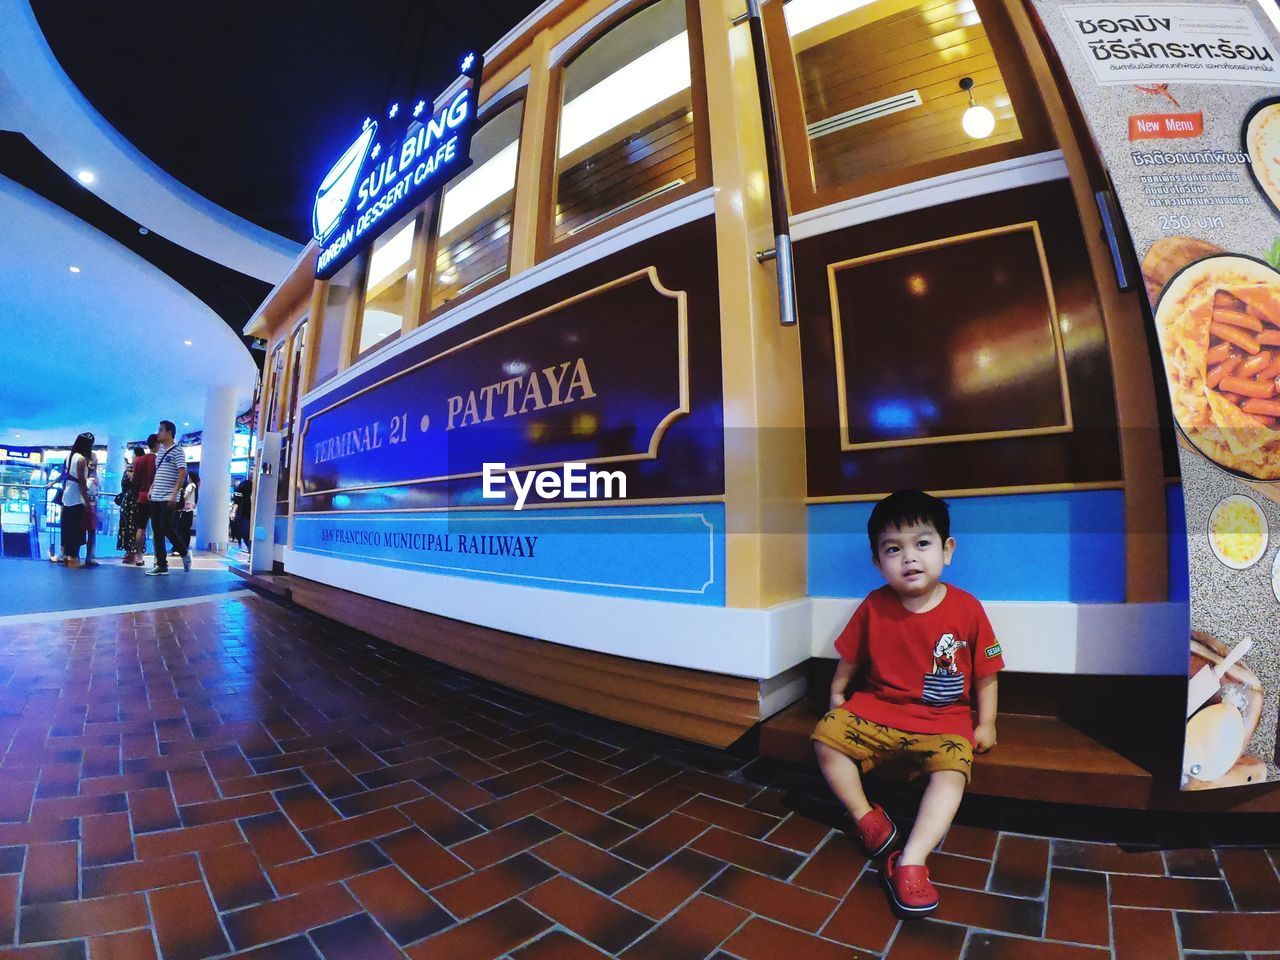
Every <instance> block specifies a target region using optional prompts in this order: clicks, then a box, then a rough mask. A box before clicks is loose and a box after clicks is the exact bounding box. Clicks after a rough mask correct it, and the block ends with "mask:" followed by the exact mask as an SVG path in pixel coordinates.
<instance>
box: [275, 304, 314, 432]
mask: <svg viewBox="0 0 1280 960" xmlns="http://www.w3.org/2000/svg"><path fill="white" fill-rule="evenodd" d="M307 325H308V324H307V321H306V320H303V321H302V322H301V323H300V324H298V326H297V327H296V328H295V329H294V331H293V336H292V337H290V338H289V355H290V356H289V389H288V391H287V392H286V393H285V406H284V411H283V415H282V416H281V429H283V430H284V432H285V433H291V432H292V430H293V417H294V413H295V412H296V411H295V409H294V408H295V407H297V405H298V393H299V389H300V387H301V386H302V373H303V371H302V368H303V365H304V364H305V362H306V357H307Z"/></svg>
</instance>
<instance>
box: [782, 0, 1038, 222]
mask: <svg viewBox="0 0 1280 960" xmlns="http://www.w3.org/2000/svg"><path fill="white" fill-rule="evenodd" d="M782 20H783V21H784V23H785V31H786V35H787V39H788V40H789V48H790V49H789V50H787V51H786V52H787V53H789V54H790V55H791V56H792V57H793V58H794V71H791V73H790V76H784V75H783V74H784V73H786V71H781V70H779V71H778V77H777V79H778V82H779V86H780V88H783V89H781V90H780V94H784V93H787V92H791V93H793V96H794V100H792V102H793V103H796V102H797V101H798V103H796V107H795V108H793V109H794V111H795V112H796V113H798V114H800V117H793V118H791V122H789V123H785V122H784V126H786V127H789V132H790V134H791V136H790V137H789V138H787V139H788V142H787V149H788V153H789V155H791V154H797V155H799V157H800V158H802V159H801V160H800V162H792V163H791V164H790V165H789V170H790V174H791V178H792V181H793V184H794V188H795V192H797V193H798V194H799V196H798V197H797V198H796V199H798V200H799V201H800V202H798V203H797V204H796V206H797V208H799V209H804V208H805V207H812V206H818V205H821V204H823V203H828V202H831V201H833V200H839V199H843V198H844V197H847V196H854V195H861V194H865V193H869V192H873V191H874V190H877V189H883V188H884V187H886V186H892V185H896V184H900V183H905V182H910V181H914V180H921V179H925V178H927V177H931V176H936V175H938V174H940V173H945V172H949V171H951V170H957V169H962V168H964V167H969V166H977V165H980V164H983V163H990V162H993V161H995V160H1000V159H1006V158H1008V157H1011V156H1014V155H1017V154H1020V153H1031V152H1034V151H1035V150H1042V149H1048V147H1049V145H1050V144H1049V143H1048V142H1046V141H1047V140H1048V134H1047V130H1046V127H1045V121H1044V119H1043V117H1042V116H1041V113H1042V108H1041V107H1040V104H1039V103H1038V101H1036V99H1035V98H1034V96H1032V95H1031V93H1030V91H1029V88H1030V86H1031V84H1030V82H1029V79H1028V76H1027V68H1026V64H1025V63H1024V58H1023V55H1022V54H1021V52H1020V50H1019V48H1018V45H1017V41H1016V38H1015V37H1014V36H1013V34H1012V27H1011V26H1010V25H1009V23H1008V22H1007V17H1006V15H1005V13H1004V11H1003V10H1002V9H1001V8H1000V4H999V3H998V2H993V0H791V2H790V3H788V4H786V6H785V7H783V16H782ZM775 23H776V21H775ZM775 49H777V47H776V46H775ZM966 80H971V81H972V94H973V101H974V103H975V104H976V105H977V106H979V107H982V108H985V109H986V110H987V111H990V113H991V115H992V116H993V117H994V121H995V122H994V127H993V128H992V129H990V130H989V132H987V131H983V130H980V129H977V128H973V127H972V126H969V127H968V128H967V127H966V124H965V123H964V122H963V121H964V115H965V111H966V109H967V108H968V107H969V105H970V101H969V93H968V92H966V89H965V87H963V86H962V81H966ZM797 87H798V89H797ZM1024 90H1027V92H1026V93H1024V92H1023V91H1024ZM780 104H785V99H784V97H782V96H780ZM797 108H798V109H797ZM783 109H785V106H783ZM798 120H802V122H797V121H798ZM975 129H976V130H977V135H975V132H974V130H975ZM784 136H785V134H784ZM806 152H807V154H808V156H807V157H805V156H804V154H805V153H806ZM794 159H795V158H794V157H793V160H794ZM805 161H807V162H805ZM797 180H800V181H803V180H808V182H807V183H804V182H800V183H796V182H795V181H797ZM806 195H808V197H806ZM806 199H809V200H811V202H808V203H806V202H805V201H806Z"/></svg>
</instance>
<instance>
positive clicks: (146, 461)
mask: <svg viewBox="0 0 1280 960" xmlns="http://www.w3.org/2000/svg"><path fill="white" fill-rule="evenodd" d="M155 478H156V455H155V454H154V453H144V454H143V455H142V456H140V457H134V458H133V480H132V483H133V489H135V490H137V491H138V502H139V503H146V502H147V501H149V500H150V499H151V481H152V480H154V479H155Z"/></svg>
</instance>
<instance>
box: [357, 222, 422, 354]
mask: <svg viewBox="0 0 1280 960" xmlns="http://www.w3.org/2000/svg"><path fill="white" fill-rule="evenodd" d="M421 221H422V217H421V214H420V211H417V210H415V211H413V212H412V213H410V214H409V215H408V216H406V217H405V218H404V219H403V220H401V221H400V222H399V223H397V224H396V225H395V226H393V227H391V228H390V229H388V230H387V231H386V232H385V233H383V234H382V236H380V237H378V239H377V240H375V241H374V242H373V247H372V249H371V252H370V254H369V269H368V272H367V273H366V275H365V281H364V306H363V309H362V310H361V313H360V322H359V330H358V331H357V338H356V350H355V354H356V356H363V355H364V354H365V353H368V352H369V351H370V350H372V349H373V348H374V347H377V346H379V345H380V344H382V343H383V342H384V341H387V340H392V339H395V338H396V337H397V336H399V335H400V331H401V329H403V328H404V326H405V318H406V317H408V316H409V315H410V312H411V311H412V310H413V301H414V295H415V289H414V288H415V285H416V283H417V277H418V272H417V270H416V269H415V267H416V263H417V258H416V257H415V252H416V251H415V246H416V241H417V239H418V230H419V225H420V223H421Z"/></svg>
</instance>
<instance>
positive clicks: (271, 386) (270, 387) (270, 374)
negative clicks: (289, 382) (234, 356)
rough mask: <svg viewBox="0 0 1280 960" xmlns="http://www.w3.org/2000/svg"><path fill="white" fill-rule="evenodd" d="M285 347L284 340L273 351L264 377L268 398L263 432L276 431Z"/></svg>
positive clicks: (263, 419)
mask: <svg viewBox="0 0 1280 960" xmlns="http://www.w3.org/2000/svg"><path fill="white" fill-rule="evenodd" d="M284 346H285V342H284V340H283V339H282V340H281V341H280V342H279V343H277V344H276V345H275V349H273V350H272V351H271V359H270V360H269V361H267V370H266V376H264V377H263V394H264V396H265V397H266V401H267V409H266V412H265V415H264V416H263V418H262V429H263V430H274V429H276V414H277V411H278V410H279V407H280V389H281V387H282V386H283V385H284Z"/></svg>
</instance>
